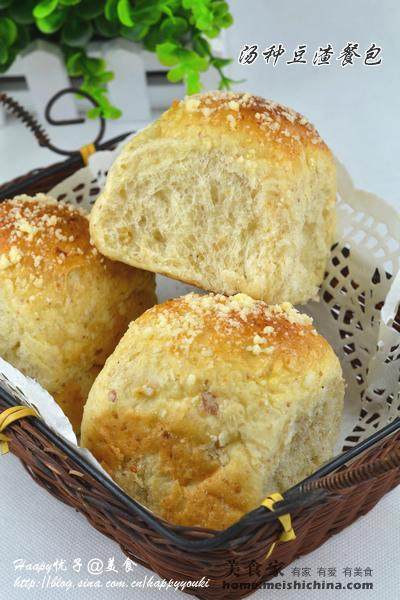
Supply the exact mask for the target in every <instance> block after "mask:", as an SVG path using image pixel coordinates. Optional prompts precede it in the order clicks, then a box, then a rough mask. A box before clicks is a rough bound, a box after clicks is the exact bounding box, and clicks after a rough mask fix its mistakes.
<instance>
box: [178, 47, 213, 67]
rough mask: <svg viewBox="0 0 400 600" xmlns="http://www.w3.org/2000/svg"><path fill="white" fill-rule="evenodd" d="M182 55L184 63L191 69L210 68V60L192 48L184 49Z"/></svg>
mask: <svg viewBox="0 0 400 600" xmlns="http://www.w3.org/2000/svg"><path fill="white" fill-rule="evenodd" d="M181 56H182V59H181V60H182V63H183V64H185V65H186V67H187V68H189V69H192V70H194V71H206V70H207V68H208V60H207V59H206V58H204V57H203V56H199V55H198V54H196V52H193V51H192V50H184V51H183V52H181Z"/></svg>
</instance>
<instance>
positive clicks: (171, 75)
mask: <svg viewBox="0 0 400 600" xmlns="http://www.w3.org/2000/svg"><path fill="white" fill-rule="evenodd" d="M184 76H185V69H184V67H182V65H178V66H177V67H173V68H172V69H171V70H170V71H168V73H167V79H168V81H171V82H172V83H177V82H178V81H182V79H183V78H184Z"/></svg>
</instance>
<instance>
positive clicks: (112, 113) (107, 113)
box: [103, 105, 122, 119]
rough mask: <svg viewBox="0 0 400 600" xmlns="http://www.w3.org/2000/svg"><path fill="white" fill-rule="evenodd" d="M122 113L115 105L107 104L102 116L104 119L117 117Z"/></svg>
mask: <svg viewBox="0 0 400 600" xmlns="http://www.w3.org/2000/svg"><path fill="white" fill-rule="evenodd" d="M121 115H122V110H120V109H119V108H117V107H116V106H111V105H110V106H107V107H106V108H104V109H103V116H104V117H105V118H106V119H119V118H120V116H121Z"/></svg>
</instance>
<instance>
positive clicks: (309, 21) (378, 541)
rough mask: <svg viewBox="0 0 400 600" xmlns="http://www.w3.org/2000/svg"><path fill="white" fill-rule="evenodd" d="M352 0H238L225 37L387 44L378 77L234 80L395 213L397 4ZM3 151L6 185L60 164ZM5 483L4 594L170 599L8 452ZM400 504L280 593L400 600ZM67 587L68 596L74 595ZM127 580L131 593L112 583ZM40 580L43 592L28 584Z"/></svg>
mask: <svg viewBox="0 0 400 600" xmlns="http://www.w3.org/2000/svg"><path fill="white" fill-rule="evenodd" d="M349 4H350V3H348V2H345V1H344V0H339V1H337V2H335V3H330V4H329V3H328V4H326V3H324V6H323V8H322V3H321V5H320V7H319V8H318V7H316V5H315V3H313V2H311V0H303V2H302V3H297V4H296V7H295V6H294V3H293V2H289V0H283V1H282V0H281V2H280V3H279V6H274V7H272V5H271V3H268V5H269V8H268V9H267V8H266V5H267V3H265V2H264V0H253V2H252V3H251V10H249V9H248V7H249V3H248V2H246V1H245V0H236V1H235V2H232V10H233V12H234V15H235V18H236V25H235V26H234V27H233V28H232V30H231V31H230V33H229V36H228V44H229V51H230V53H231V55H232V56H234V57H235V58H236V57H237V54H238V52H239V49H240V47H241V46H242V45H243V43H251V42H256V43H259V44H260V45H263V46H264V47H265V46H266V45H267V44H268V45H270V44H272V43H275V42H276V43H278V42H281V41H282V42H284V43H285V44H286V46H287V47H288V48H289V47H293V46H295V45H296V44H300V43H304V42H307V43H308V44H309V46H310V47H315V46H316V45H317V44H319V45H321V44H324V43H325V42H330V43H331V44H332V45H333V46H335V45H336V46H340V44H342V45H343V44H344V43H346V42H347V41H349V40H353V41H359V42H360V47H361V46H362V45H364V46H365V45H367V44H369V43H371V42H372V41H375V42H376V43H377V44H380V45H382V46H383V57H384V63H383V65H381V66H379V67H376V68H370V70H368V69H367V68H366V67H364V68H362V67H361V66H360V65H354V66H353V67H351V68H348V69H347V70H346V69H341V68H340V67H338V66H337V65H335V66H332V68H330V67H329V68H328V67H326V68H325V70H323V69H322V70H318V69H316V68H315V67H312V66H311V65H304V67H303V66H297V67H296V68H295V69H290V67H289V66H284V65H282V66H281V67H279V66H277V67H276V68H273V67H271V66H270V65H269V66H268V65H266V64H265V63H264V64H263V63H262V62H261V63H260V62H258V63H257V64H255V65H252V66H251V67H243V66H240V65H238V64H237V63H236V64H234V65H233V67H232V74H233V76H234V77H236V78H238V79H239V78H243V77H245V78H246V79H247V81H246V83H245V84H242V87H243V88H244V87H245V88H246V89H247V90H249V91H251V92H255V93H259V94H261V95H264V96H266V97H272V98H274V99H276V100H279V101H282V102H284V103H286V104H288V105H291V106H294V107H295V108H297V109H298V110H300V111H301V112H304V113H305V114H306V115H307V116H308V117H309V118H310V119H311V120H312V121H314V122H315V123H316V125H317V127H318V129H319V130H320V133H321V134H322V135H323V137H324V138H325V139H326V140H327V142H328V144H329V145H330V146H331V148H332V149H333V151H334V152H335V154H336V155H337V156H338V158H339V159H340V160H342V161H343V162H344V163H345V164H346V166H347V168H348V169H349V171H350V173H351V174H352V175H353V177H354V180H355V182H356V184H357V185H358V186H359V187H362V188H364V189H368V190H370V191H372V192H374V193H376V194H378V195H380V196H382V197H383V198H385V199H386V200H387V201H388V202H390V203H391V204H392V205H393V206H395V207H397V208H398V209H399V208H400V195H399V189H400V186H399V184H400V170H399V168H398V156H399V126H398V122H399V120H398V101H397V98H398V97H399V92H400V89H399V88H400V86H399V77H398V65H397V63H396V57H398V56H399V51H400V39H399V36H398V34H397V30H398V26H399V24H400V5H399V3H398V2H397V0H396V1H395V0H385V1H383V2H381V3H377V2H374V1H372V0H355V1H353V2H352V3H351V7H350V6H349ZM132 127H133V124H126V123H125V124H124V123H113V124H112V125H109V126H108V137H111V136H112V135H117V134H118V133H120V132H121V131H126V130H130V129H132ZM94 129H95V125H93V124H89V125H88V126H85V127H84V128H83V130H82V129H80V130H77V129H73V128H71V129H69V130H68V131H67V132H65V131H64V132H62V133H61V132H53V134H54V135H56V138H57V140H58V141H59V142H61V141H62V142H63V144H64V145H69V147H71V148H73V147H77V146H79V145H80V144H81V143H82V139H90V137H91V135H92V131H94ZM0 156H1V161H0V181H6V180H9V179H11V178H12V177H14V176H16V175H19V174H22V173H25V172H27V171H28V170H30V169H31V168H33V167H38V166H43V165H46V164H49V163H51V162H54V160H55V159H54V155H52V154H51V153H50V152H48V151H47V150H38V148H37V146H36V145H35V142H34V141H33V140H32V138H31V135H30V134H29V133H28V132H27V131H26V130H25V129H24V128H23V127H22V126H21V125H20V124H16V123H13V124H10V125H7V126H5V127H3V128H0ZM56 160H57V159H56ZM0 481H1V494H0V515H1V525H2V542H1V544H0V565H1V569H0V572H1V575H2V577H1V578H0V597H2V598H7V599H8V600H24V599H25V598H26V599H29V600H47V599H50V598H51V600H58V599H59V598H64V597H66V594H67V595H68V596H67V597H69V598H71V599H73V600H86V599H87V598H96V600H103V599H107V600H117V599H122V598H131V597H132V598H153V597H154V596H157V595H158V594H159V595H160V597H161V595H162V594H167V596H166V597H171V598H172V594H174V593H175V592H174V591H171V590H169V591H166V590H162V591H161V590H159V588H157V587H156V586H157V585H158V583H157V581H158V578H155V579H153V580H149V578H150V577H151V573H150V572H149V571H147V570H146V569H144V568H142V567H140V566H134V565H130V568H131V569H132V570H130V571H129V572H126V569H127V568H128V566H129V565H126V564H125V565H124V560H125V558H124V556H123V554H122V552H121V551H120V550H119V548H118V547H117V546H116V545H115V544H114V543H113V542H111V541H110V540H108V539H107V538H105V537H104V536H102V535H100V534H99V533H97V532H96V531H95V530H94V529H93V528H92V527H90V526H89V524H88V523H87V522H86V521H85V519H84V518H83V517H82V516H81V515H80V514H79V513H76V512H75V511H74V510H72V509H71V508H69V507H67V506H65V505H63V504H61V503H60V502H57V501H56V500H54V499H53V498H52V497H51V496H50V495H48V494H47V493H46V492H45V491H44V490H42V489H41V488H39V487H38V486H37V485H36V484H34V483H33V481H32V480H31V479H30V477H29V476H28V475H27V473H26V472H25V471H24V470H23V468H22V466H21V465H20V463H19V462H18V461H17V460H16V459H15V457H13V456H12V455H10V454H8V455H6V456H4V457H1V458H0ZM399 504H400V488H398V489H396V490H394V491H393V492H391V493H390V494H388V495H387V496H386V497H385V498H384V499H383V500H382V501H381V502H380V503H379V504H378V506H376V507H375V508H374V509H373V510H372V511H371V512H370V513H369V514H368V515H366V516H365V517H363V518H361V519H359V520H358V521H357V522H356V523H354V524H353V525H352V526H351V527H349V528H347V529H346V530H345V531H343V532H342V533H341V534H340V535H338V536H335V537H333V538H332V539H331V540H329V541H328V542H327V543H326V544H324V545H323V546H322V547H320V548H319V549H318V550H316V551H315V552H313V553H312V554H310V555H308V556H305V557H303V558H301V559H300V560H298V561H296V563H294V564H293V565H291V566H290V567H288V568H287V569H285V570H284V573H283V575H278V576H277V578H276V579H275V580H274V581H275V583H277V584H278V585H279V584H281V587H282V588H283V587H284V584H286V586H288V585H289V584H291V585H292V587H294V586H298V587H299V586H300V587H301V586H302V585H303V586H305V585H307V584H308V585H311V586H313V585H314V583H313V582H314V580H315V581H316V582H319V583H321V582H323V581H325V582H328V581H331V582H332V581H333V582H334V583H335V584H337V585H338V584H341V585H342V586H343V587H344V586H347V585H348V584H350V586H353V589H349V588H348V589H346V591H343V595H344V597H345V598H351V599H352V598H353V597H354V598H356V597H361V595H360V591H359V590H357V589H356V587H357V585H362V584H365V583H372V585H373V589H372V590H363V591H362V597H363V598H364V599H366V600H367V599H370V598H371V599H372V598H374V599H375V598H379V599H380V600H394V598H397V597H398V590H399V587H400V572H399V568H398V555H399V550H400V520H399V517H398V507H399ZM96 559H99V560H98V561H97V562H96ZM57 560H58V561H65V562H64V563H63V562H58V563H57V564H53V566H52V567H51V570H50V573H49V576H48V577H47V579H43V576H44V572H43V571H40V565H42V567H41V568H42V569H43V568H47V569H50V565H51V564H52V563H55V561H57ZM14 561H18V562H14ZM99 561H102V563H101V562H99ZM35 564H36V565H38V564H39V567H38V566H36V567H34V565H35ZM101 564H103V568H102V571H103V572H102V574H100V573H99V574H94V573H93V565H97V570H101ZM60 565H61V566H60ZM99 565H100V567H99ZM112 567H114V569H116V570H117V571H118V573H116V572H115V571H113V570H112ZM35 568H36V570H32V569H35ZM57 568H59V570H58V571H57V572H56V569H57ZM38 569H39V570H38ZM65 569H66V570H65ZM370 570H371V571H370ZM324 571H325V572H324ZM146 576H147V581H146V580H145V577H146ZM57 578H58V579H57ZM69 581H70V582H71V585H72V586H73V587H72V589H67V588H68V585H69V584H68V582H69ZM133 581H136V583H137V584H139V583H140V582H142V583H141V585H142V586H143V587H136V588H132V589H127V587H126V586H128V585H131V584H132V582H133ZM79 582H81V583H80V584H79ZM96 582H97V583H96ZM107 582H109V583H108V584H107ZM121 582H124V584H125V587H123V588H121V587H115V586H118V585H122V584H121ZM296 582H297V583H296ZM303 582H304V583H303ZM146 583H147V585H148V587H145V585H146ZM33 584H35V587H34V588H32V587H31V588H29V586H30V585H31V586H32V585H33ZM151 584H153V587H151ZM42 585H43V586H44V587H42ZM79 585H81V586H84V587H79ZM90 585H91V586H95V587H88V586H90ZM63 586H66V587H63ZM97 586H100V587H97ZM313 592H314V593H315V597H318V595H319V594H321V591H319V590H318V589H315V590H312V589H299V590H296V591H293V589H292V590H288V589H286V590H285V589H281V590H279V589H276V590H275V591H274V592H273V593H271V592H270V591H267V590H260V591H258V592H256V594H255V595H254V596H253V597H254V598H264V597H267V596H268V597H269V596H271V595H272V594H274V595H273V596H272V597H276V598H282V599H285V600H290V599H291V598H294V597H296V599H297V600H305V599H306V598H309V596H310V594H311V595H312V594H313ZM323 594H324V595H326V597H327V598H332V599H336V598H339V597H340V594H339V591H338V590H337V589H336V590H334V591H330V590H325V591H324V592H323Z"/></svg>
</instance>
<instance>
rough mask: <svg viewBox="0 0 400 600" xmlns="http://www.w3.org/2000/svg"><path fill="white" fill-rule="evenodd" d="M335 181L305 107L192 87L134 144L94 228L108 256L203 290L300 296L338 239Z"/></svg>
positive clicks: (319, 274)
mask: <svg viewBox="0 0 400 600" xmlns="http://www.w3.org/2000/svg"><path fill="white" fill-rule="evenodd" d="M335 179H336V178H335V165H334V160H333V157H332V154H331V152H330V151H329V149H328V148H327V146H326V145H325V144H324V142H323V141H322V140H321V138H320V137H319V135H318V133H317V132H316V130H315V129H314V127H313V126H312V125H311V124H310V123H309V122H308V121H307V120H306V119H305V118H304V117H302V116H301V115H299V114H298V113H296V112H294V111H292V110H291V109H289V108H286V107H284V106H281V105H279V104H277V103H275V102H271V101H268V100H264V99H262V98H258V97H255V96H250V95H249V94H239V93H228V92H219V93H218V92H211V93H207V94H203V95H198V96H192V97H190V98H187V99H186V100H184V101H181V102H175V103H174V104H173V105H172V108H171V109H170V110H168V111H167V112H166V113H165V114H164V115H163V116H162V117H161V118H160V119H159V120H158V121H156V122H155V123H154V124H152V125H151V126H149V127H147V128H146V129H145V130H143V131H142V132H141V133H139V134H138V135H137V136H135V137H134V138H133V139H132V140H131V141H129V142H128V143H127V144H126V146H125V147H124V149H123V150H122V152H121V154H120V155H119V157H118V158H117V160H116V161H115V163H114V165H113V166H112V168H111V170H110V173H109V175H108V178H107V183H106V186H105V189H104V192H103V193H102V194H101V196H100V197H99V198H98V200H97V202H96V204H95V206H94V209H93V211H92V215H91V219H90V223H91V226H90V230H91V235H92V239H93V240H94V243H95V245H96V246H97V248H98V249H99V250H100V252H102V253H103V254H105V255H106V256H108V257H110V258H113V259H115V260H121V261H123V262H126V263H127V264H130V265H133V266H135V267H140V268H143V269H148V270H150V271H154V272H157V273H163V274H165V275H168V276H169V277H173V278H175V279H179V280H181V281H185V282H188V283H192V284H194V285H196V286H198V287H200V288H202V289H205V290H209V291H214V292H223V293H225V294H235V293H237V292H243V293H246V294H248V295H250V296H252V297H253V298H256V299H262V300H265V301H267V302H270V303H278V302H283V301H290V302H292V303H294V304H296V303H303V302H307V301H308V300H309V299H310V298H314V297H315V296H316V294H317V290H318V286H319V285H320V283H321V281H322V279H323V275H324V269H325V266H326V262H327V258H328V255H329V251H330V247H331V245H332V243H333V241H334V230H335V212H334V204H335V195H336V183H335Z"/></svg>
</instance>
